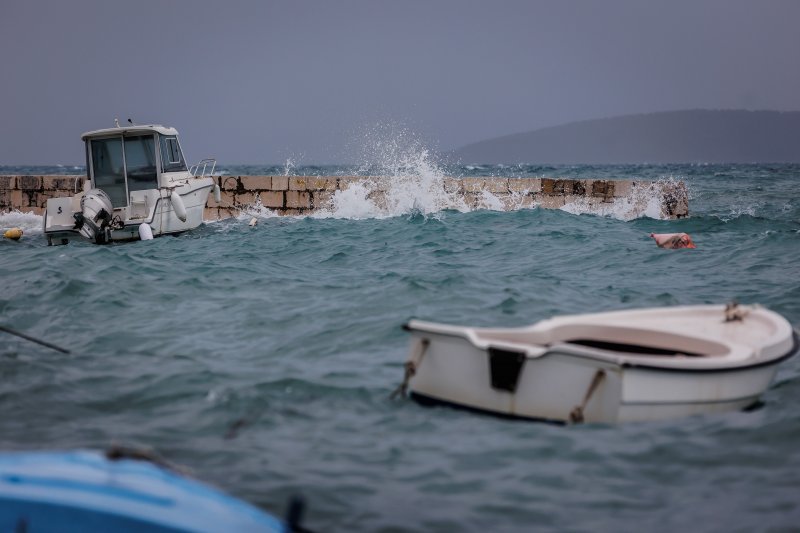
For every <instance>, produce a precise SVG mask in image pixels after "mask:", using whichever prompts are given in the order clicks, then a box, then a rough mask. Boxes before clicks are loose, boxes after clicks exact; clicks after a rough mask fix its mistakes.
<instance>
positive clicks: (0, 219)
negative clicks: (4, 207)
mask: <svg viewBox="0 0 800 533" xmlns="http://www.w3.org/2000/svg"><path fill="white" fill-rule="evenodd" d="M9 228H20V229H21V230H22V231H23V232H24V233H25V234H31V233H33V234H36V233H42V217H41V216H40V215H36V214H34V213H31V212H28V213H23V212H21V211H10V212H8V213H1V214H0V230H2V231H5V230H7V229H9Z"/></svg>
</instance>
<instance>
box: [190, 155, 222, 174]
mask: <svg viewBox="0 0 800 533" xmlns="http://www.w3.org/2000/svg"><path fill="white" fill-rule="evenodd" d="M209 167H211V170H210V171H208V170H209ZM216 168H217V160H216V159H214V158H211V157H209V158H207V159H201V160H200V161H199V162H198V163H197V164H196V165H192V166H191V167H190V168H189V174H191V175H192V176H194V177H196V178H197V177H200V178H204V177H206V175H208V176H213V175H214V170H216ZM198 171H199V174H198ZM206 171H208V174H206Z"/></svg>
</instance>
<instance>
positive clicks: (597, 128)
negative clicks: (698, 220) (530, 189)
mask: <svg viewBox="0 0 800 533" xmlns="http://www.w3.org/2000/svg"><path fill="white" fill-rule="evenodd" d="M447 155H448V158H449V159H452V160H455V161H460V162H461V163H464V164H468V163H475V164H481V163H768V162H769V163H775V162H800V112H798V111H792V112H778V111H710V110H692V111H667V112H661V113H649V114H643V115H626V116H621V117H615V118H604V119H598V120H587V121H583V122H573V123H570V124H565V125H563V126H555V127H552V128H543V129H540V130H536V131H531V132H528V133H517V134H514V135H505V136H503V137H496V138H494V139H488V140H486V141H481V142H477V143H473V144H468V145H467V146H464V147H462V148H459V149H457V150H454V151H452V152H450V153H449V154H447Z"/></svg>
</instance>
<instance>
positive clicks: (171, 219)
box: [44, 177, 214, 244]
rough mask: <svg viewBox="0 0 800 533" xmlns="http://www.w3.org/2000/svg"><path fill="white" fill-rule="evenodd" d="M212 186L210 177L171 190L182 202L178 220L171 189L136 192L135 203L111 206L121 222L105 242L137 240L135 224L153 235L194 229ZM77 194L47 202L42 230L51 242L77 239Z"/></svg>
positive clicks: (173, 233) (57, 242)
mask: <svg viewBox="0 0 800 533" xmlns="http://www.w3.org/2000/svg"><path fill="white" fill-rule="evenodd" d="M213 186H214V182H213V179H212V178H210V177H205V178H191V179H190V180H187V182H186V183H185V184H183V185H181V186H178V187H176V188H174V189H172V190H174V191H175V192H176V193H177V194H178V195H179V196H180V199H181V200H182V202H183V205H184V207H185V210H186V220H181V219H180V218H179V217H178V215H177V213H176V211H175V208H174V207H173V203H172V201H171V200H170V196H171V190H169V189H151V190H145V191H137V192H136V193H135V198H136V199H137V200H139V201H138V202H137V203H138V206H140V207H139V208H138V209H137V205H136V204H135V203H134V202H131V205H129V206H126V207H123V208H118V209H114V212H113V215H114V216H116V217H118V218H119V220H120V221H121V222H122V224H123V225H122V227H121V228H118V229H112V230H111V232H110V238H109V239H108V242H120V241H131V240H139V238H140V236H139V226H140V225H141V224H142V223H147V224H148V225H149V226H150V228H151V230H152V233H153V236H154V237H159V236H161V235H175V234H178V233H182V232H184V231H189V230H192V229H195V228H197V227H198V226H200V224H202V223H203V213H204V210H205V206H206V202H207V201H208V195H209V193H210V192H211V189H212V188H213ZM80 196H81V195H80V194H78V195H76V196H74V197H69V198H53V199H50V200H48V201H47V208H46V210H45V214H44V233H45V236H46V237H47V239H48V241H49V242H50V243H51V244H65V243H66V242H64V241H69V240H73V239H76V238H81V237H82V236H81V235H80V233H79V232H78V231H77V230H76V229H74V226H75V220H74V218H73V216H74V213H76V212H79V208H78V207H77V206H78V205H79V204H80Z"/></svg>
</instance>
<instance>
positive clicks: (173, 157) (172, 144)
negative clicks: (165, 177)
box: [161, 136, 186, 172]
mask: <svg viewBox="0 0 800 533" xmlns="http://www.w3.org/2000/svg"><path fill="white" fill-rule="evenodd" d="M161 169H162V171H163V172H176V171H181V170H186V163H185V162H184V160H183V154H182V153H181V147H180V145H179V144H178V138H177V137H175V136H172V137H161Z"/></svg>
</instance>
